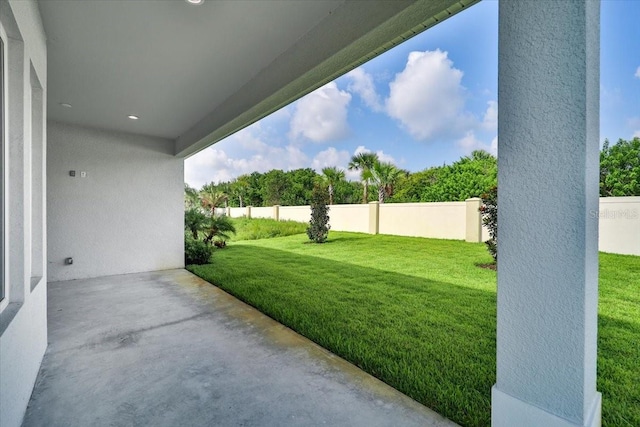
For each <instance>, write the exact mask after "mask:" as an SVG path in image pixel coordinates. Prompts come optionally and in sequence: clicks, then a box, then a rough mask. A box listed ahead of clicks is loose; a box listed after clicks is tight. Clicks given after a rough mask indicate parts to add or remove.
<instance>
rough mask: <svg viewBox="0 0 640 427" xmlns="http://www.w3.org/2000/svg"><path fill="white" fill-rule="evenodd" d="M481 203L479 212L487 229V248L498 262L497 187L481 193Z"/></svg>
mask: <svg viewBox="0 0 640 427" xmlns="http://www.w3.org/2000/svg"><path fill="white" fill-rule="evenodd" d="M482 201H483V205H482V206H480V213H482V223H483V224H484V225H485V226H486V227H487V229H488V230H489V240H487V241H486V242H484V243H485V245H487V250H488V251H489V253H490V254H491V256H492V257H493V260H494V261H495V262H496V263H497V262H498V187H493V188H492V189H491V190H489V192H487V193H485V194H483V195H482Z"/></svg>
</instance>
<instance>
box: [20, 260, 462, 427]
mask: <svg viewBox="0 0 640 427" xmlns="http://www.w3.org/2000/svg"><path fill="white" fill-rule="evenodd" d="M48 298H49V348H48V349H47V352H46V354H45V357H44V361H43V363H42V367H41V369H40V373H39V375H38V379H37V382H36V386H35V389H34V391H33V394H32V396H31V401H30V403H29V407H28V409H27V413H26V415H25V419H24V423H23V426H26V427H31V426H48V427H52V426H64V427H72V426H82V427H85V426H172V427H173V426H320V425H328V426H367V427H371V426H438V427H444V426H455V424H454V423H452V422H451V421H449V420H446V419H445V418H443V417H441V416H440V415H438V414H436V413H435V412H433V411H431V410H429V409H427V408H425V407H424V406H422V405H420V404H418V403H417V402H415V401H413V400H411V399H410V398H408V397H407V396H405V395H403V394H401V393H400V392H398V391H396V390H394V389H393V388H391V387H389V386H387V385H386V384H384V383H382V382H380V381H378V380H377V379H375V378H373V377H372V376H370V375H368V374H366V373H364V372H363V371H361V370H360V369H358V368H357V367H355V366H353V365H351V364H349V363H347V362H346V361H344V360H342V359H340V358H339V357H337V356H335V355H333V354H332V353H330V352H328V351H326V350H325V349H323V348H321V347H319V346H318V345H316V344H314V343H312V342H311V341H309V340H307V339H306V338H304V337H302V336H300V335H298V334H297V333H295V332H293V331H291V330H290V329H288V328H286V327H284V326H283V325H281V324H279V323H277V322H275V321H274V320H272V319H271V318H269V317H267V316H265V315H263V314H262V313H260V312H258V311H257V310H255V309H254V308H252V307H250V306H248V305H246V304H244V303H242V302H240V301H238V300H237V299H235V298H234V297H232V296H230V295H228V294H226V293H225V292H223V291H221V290H219V289H218V288H216V287H214V286H212V285H210V284H209V283H207V282H205V281H203V280H201V279H199V278H198V277H196V276H194V275H192V274H191V273H189V272H187V271H186V270H170V271H161V272H151V273H141V274H129V275H122V276H111V277H101V278H95V279H87V280H73V281H67V282H56V283H50V284H49V297H48Z"/></svg>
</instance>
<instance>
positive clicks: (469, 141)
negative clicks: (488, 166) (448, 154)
mask: <svg viewBox="0 0 640 427" xmlns="http://www.w3.org/2000/svg"><path fill="white" fill-rule="evenodd" d="M456 145H457V146H458V148H459V149H460V151H461V152H462V154H463V155H469V154H471V152H472V151H475V150H484V151H487V152H489V153H491V154H493V155H494V156H495V155H497V154H498V137H497V136H496V137H494V138H493V140H491V142H490V143H488V144H487V143H485V142H482V141H481V140H479V139H478V138H477V137H476V135H475V133H474V132H473V131H467V133H466V134H465V136H464V137H462V138H460V139H458V140H457V141H456Z"/></svg>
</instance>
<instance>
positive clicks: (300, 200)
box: [280, 168, 318, 206]
mask: <svg viewBox="0 0 640 427" xmlns="http://www.w3.org/2000/svg"><path fill="white" fill-rule="evenodd" d="M285 176H286V178H287V181H288V185H287V188H286V189H285V191H284V193H283V195H282V201H281V203H280V204H281V205H284V206H301V205H307V204H309V202H310V200H311V194H312V192H313V186H314V185H315V183H316V180H317V179H318V174H317V173H316V171H314V170H313V169H311V168H304V169H295V170H292V171H289V172H285Z"/></svg>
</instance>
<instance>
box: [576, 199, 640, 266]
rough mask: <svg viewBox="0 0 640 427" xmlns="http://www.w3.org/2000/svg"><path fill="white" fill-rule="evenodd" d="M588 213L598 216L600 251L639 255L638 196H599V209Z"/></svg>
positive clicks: (639, 213)
mask: <svg viewBox="0 0 640 427" xmlns="http://www.w3.org/2000/svg"><path fill="white" fill-rule="evenodd" d="M589 214H590V215H597V216H598V223H599V224H600V233H599V242H598V246H599V249H600V250H601V251H602V252H611V253H618V254H627V255H640V197H601V198H600V210H599V211H598V212H597V213H595V212H590V213H589Z"/></svg>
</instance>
